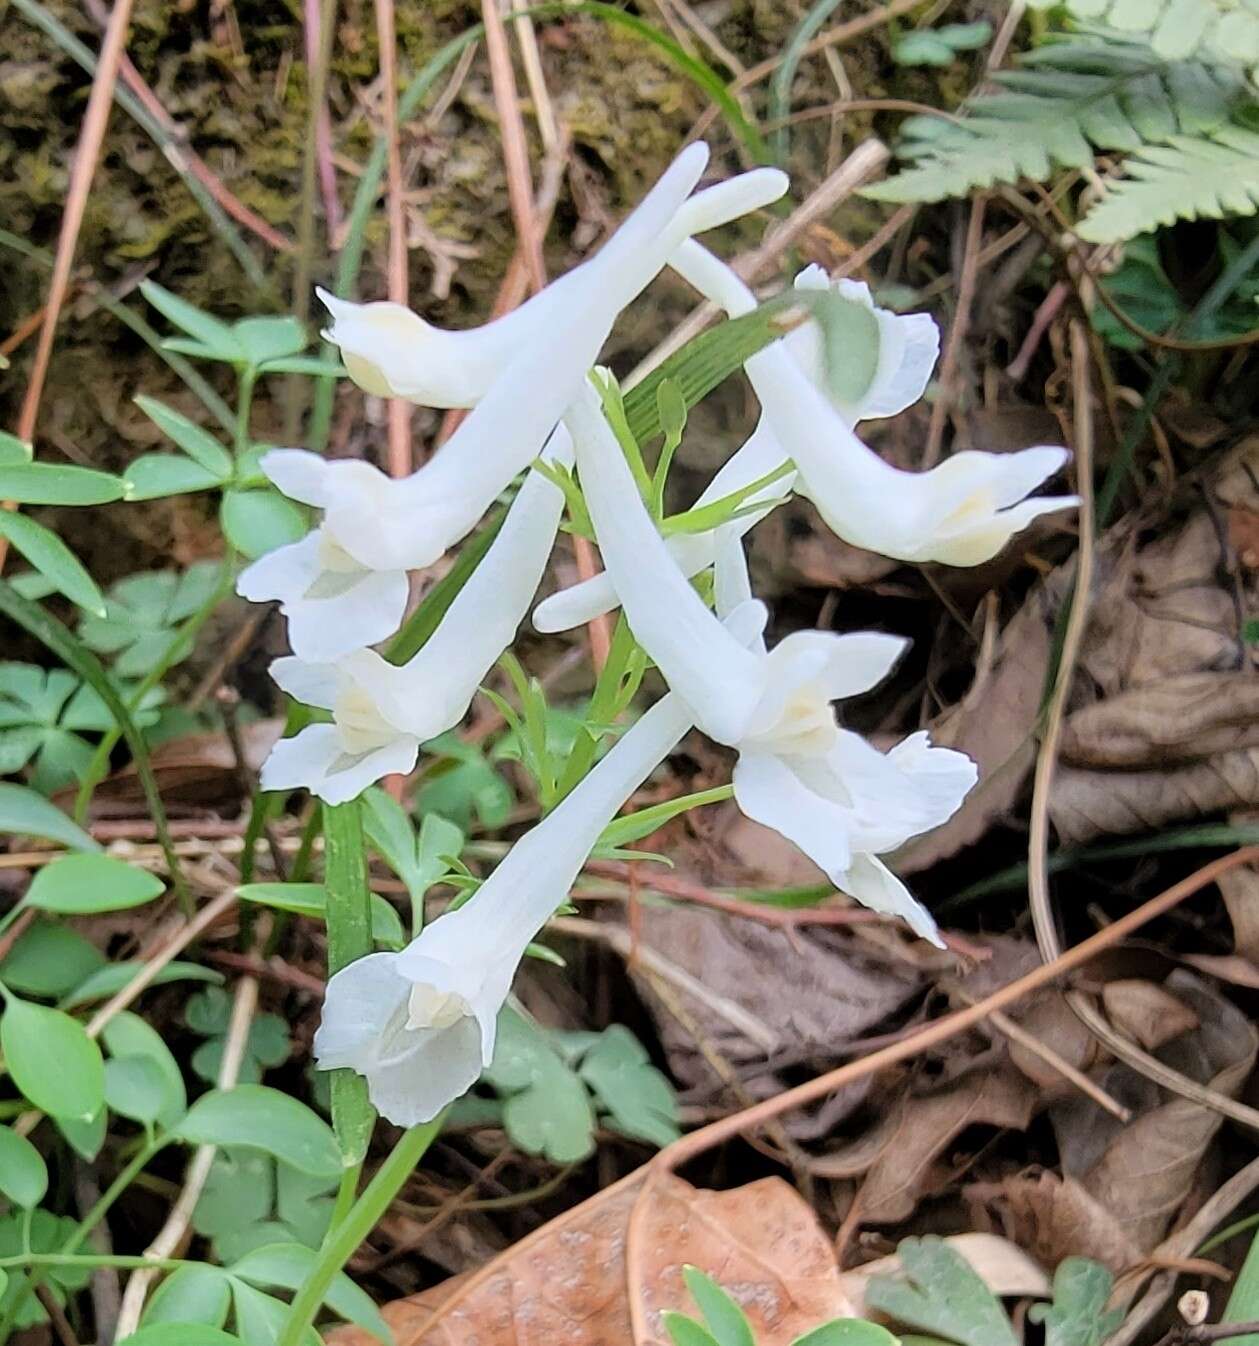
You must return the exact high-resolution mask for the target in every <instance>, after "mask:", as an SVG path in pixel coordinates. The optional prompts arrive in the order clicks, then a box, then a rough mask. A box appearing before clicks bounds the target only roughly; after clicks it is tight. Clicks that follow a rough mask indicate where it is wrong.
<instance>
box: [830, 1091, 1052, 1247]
mask: <svg viewBox="0 0 1259 1346" xmlns="http://www.w3.org/2000/svg"><path fill="white" fill-rule="evenodd" d="M1036 1094H1037V1091H1036V1090H1035V1088H1033V1086H1032V1085H1031V1084H1030V1083H1029V1082H1028V1081H1027V1080H1026V1079H1025V1078H1024V1077H1023V1076H1022V1075H1018V1074H1015V1073H1014V1072H1013V1071H1009V1070H991V1069H980V1070H972V1071H970V1072H969V1073H968V1074H966V1075H964V1076H962V1077H961V1078H960V1079H958V1080H955V1081H954V1082H953V1083H952V1084H951V1085H949V1087H948V1088H945V1089H940V1090H936V1091H934V1092H932V1093H929V1094H917V1095H916V1094H913V1093H911V1092H908V1091H907V1092H905V1093H903V1094H902V1095H901V1097H900V1099H899V1100H898V1103H897V1104H896V1105H894V1106H892V1107H890V1108H888V1109H886V1110H885V1111H884V1114H883V1117H882V1119H881V1120H880V1121H879V1122H877V1123H876V1124H875V1126H874V1127H873V1129H872V1130H871V1131H869V1132H867V1133H866V1134H865V1135H864V1136H862V1137H861V1138H860V1139H859V1140H858V1141H857V1142H856V1143H855V1145H854V1146H852V1147H849V1148H848V1149H844V1150H839V1151H835V1152H833V1153H831V1154H828V1155H822V1156H821V1157H820V1158H818V1159H816V1160H814V1162H813V1164H812V1166H811V1167H812V1171H813V1172H814V1173H815V1174H817V1175H818V1176H820V1177H829V1178H852V1177H856V1176H858V1175H859V1174H861V1173H862V1172H865V1174H866V1177H865V1181H864V1183H863V1184H862V1187H861V1195H860V1198H859V1199H860V1201H861V1218H862V1221H863V1222H869V1223H870V1224H892V1223H895V1222H896V1221H898V1220H904V1219H906V1218H907V1217H908V1216H909V1215H911V1214H912V1213H913V1210H914V1207H915V1206H916V1205H917V1204H918V1201H919V1199H920V1198H921V1197H922V1196H923V1195H925V1194H926V1193H927V1192H928V1191H929V1190H930V1187H931V1186H932V1177H933V1174H932V1169H933V1165H934V1162H935V1160H936V1159H937V1158H938V1157H939V1155H940V1154H941V1153H942V1152H943V1151H944V1150H945V1149H946V1148H947V1147H948V1146H949V1145H950V1144H951V1143H952V1142H953V1140H954V1138H955V1137H957V1136H958V1135H960V1134H961V1133H962V1132H963V1131H964V1130H965V1129H966V1128H967V1127H968V1126H976V1125H986V1126H997V1127H1012V1128H1014V1129H1015V1130H1018V1131H1022V1130H1025V1129H1026V1128H1027V1126H1028V1124H1029V1123H1030V1122H1031V1120H1032V1114H1033V1112H1034V1110H1035V1106H1036Z"/></svg>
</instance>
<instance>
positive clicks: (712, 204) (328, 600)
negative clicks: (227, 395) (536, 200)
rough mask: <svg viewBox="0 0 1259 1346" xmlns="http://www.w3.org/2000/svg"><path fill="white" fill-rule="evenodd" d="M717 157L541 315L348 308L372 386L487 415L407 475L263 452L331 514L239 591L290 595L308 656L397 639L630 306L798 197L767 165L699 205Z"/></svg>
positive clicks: (299, 453)
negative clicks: (440, 317) (371, 602)
mask: <svg viewBox="0 0 1259 1346" xmlns="http://www.w3.org/2000/svg"><path fill="white" fill-rule="evenodd" d="M707 161H708V149H707V146H704V145H692V146H691V147H690V148H689V149H687V150H686V151H684V152H683V153H682V154H681V155H679V156H678V158H677V159H676V160H675V161H674V163H673V165H672V166H671V167H670V168H669V169H668V171H667V172H666V173H665V175H664V176H663V177H662V178H661V180H660V181H659V182H658V183H657V184H656V186H655V187H654V188H652V190H651V191H650V192H649V193H648V195H647V197H646V198H645V200H644V201H643V202H642V204H641V205H640V206H639V207H638V209H637V210H635V211H634V212H633V214H631V216H630V217H629V219H628V220H627V221H626V223H625V224H624V225H623V226H622V228H621V229H620V230H618V231H617V233H616V234H615V235H614V236H613V237H612V238H611V239H610V240H609V241H608V243H607V244H606V245H605V246H604V247H603V249H602V250H601V251H600V252H599V254H598V256H597V257H595V258H594V259H593V260H592V261H590V262H589V263H586V264H585V265H584V266H582V267H578V268H576V269H575V270H574V271H572V272H570V273H569V274H568V275H566V276H563V277H561V278H560V279H559V280H558V281H556V282H555V283H554V284H553V285H550V286H548V287H547V288H546V290H544V291H543V293H542V294H541V295H539V296H537V299H535V300H532V301H530V304H531V305H537V307H533V308H530V305H526V306H525V308H522V309H521V310H518V312H519V313H524V312H525V309H526V308H527V309H529V310H530V316H528V317H527V318H519V319H518V318H517V317H516V315H509V316H508V317H507V318H503V319H501V320H499V322H495V323H489V324H487V325H486V326H485V327H483V328H478V329H476V330H474V331H469V332H442V331H440V330H438V329H436V328H430V327H428V326H427V324H424V323H423V321H422V320H421V319H420V318H418V317H417V316H416V315H414V314H410V315H409V316H408V318H407V319H406V320H404V319H403V317H402V316H400V315H402V314H407V310H404V309H400V308H399V307H398V306H397V305H383V306H373V305H368V306H366V307H367V308H368V309H373V310H375V309H377V308H383V309H384V310H386V313H385V317H384V320H383V321H382V322H374V321H369V319H368V318H366V317H364V316H363V313H364V310H363V309H361V308H359V307H357V306H348V307H347V306H345V305H339V306H338V308H337V310H336V311H337V324H336V327H335V328H334V330H333V332H332V333H330V336H333V337H334V338H336V339H339V340H342V341H345V342H347V343H348V342H350V341H351V340H353V341H354V342H355V343H356V346H355V351H353V352H351V355H350V362H351V365H352V367H353V368H355V369H357V370H358V375H359V377H360V381H363V382H364V383H365V386H370V387H371V388H372V390H373V391H381V389H382V388H383V389H384V391H387V392H394V393H398V394H399V395H405V396H407V397H410V398H411V399H412V400H416V401H421V402H426V403H428V404H430V405H436V406H467V405H470V404H471V403H473V402H475V404H476V405H475V406H474V408H473V411H472V413H471V415H469V416H468V418H467V419H466V420H465V421H464V422H463V424H462V425H461V426H460V427H459V429H458V430H457V431H456V432H455V434H454V435H453V436H452V437H451V439H450V440H449V441H448V442H447V443H446V444H445V445H444V446H443V447H442V448H441V449H440V451H439V452H438V453H437V454H436V455H434V457H433V458H432V459H431V460H430V461H429V462H428V463H426V464H425V465H424V466H423V467H422V468H420V470H419V471H418V472H415V473H413V474H412V475H411V476H410V477H407V478H405V479H403V480H401V481H393V480H391V479H390V478H388V477H387V476H385V474H384V473H383V472H381V471H379V470H378V469H377V468H374V467H372V466H371V465H370V464H368V463H364V462H360V461H351V460H339V461H332V462H329V461H327V460H325V459H323V458H321V457H319V456H318V455H317V454H313V453H307V452H305V451H303V450H300V449H277V450H273V451H272V452H270V453H268V454H266V455H265V456H264V457H263V459H262V469H263V471H264V472H265V473H266V474H267V476H268V477H269V478H270V479H271V480H272V481H273V482H274V483H275V485H276V486H277V487H278V488H279V489H280V490H281V491H282V492H284V494H285V495H288V496H290V497H291V498H292V499H295V500H301V501H304V502H305V503H306V504H310V505H315V506H317V507H318V508H321V509H322V510H323V511H324V516H323V521H322V524H321V529H322V532H321V536H320V538H319V540H318V541H317V542H311V541H310V540H309V539H303V541H302V542H299V543H295V544H293V545H292V546H291V547H288V548H284V549H281V550H280V551H278V552H276V553H274V554H273V555H272V556H269V557H266V558H264V560H265V562H266V564H261V563H260V564H258V565H256V566H253V567H251V568H250V569H249V570H248V571H247V572H246V573H245V576H243V577H242V581H241V583H242V586H243V587H242V588H241V590H240V591H241V593H242V594H243V595H244V596H245V597H247V598H251V599H253V600H254V601H256V602H261V601H265V600H266V599H272V598H278V599H280V601H281V602H282V603H283V604H284V609H285V611H286V613H287V614H288V615H289V616H290V618H291V619H294V618H295V619H296V626H297V630H296V633H295V636H294V650H295V651H296V652H297V653H298V654H299V655H301V656H303V657H308V658H330V657H331V658H335V657H338V656H339V655H341V654H342V653H345V652H347V651H349V650H350V649H353V648H354V647H355V645H356V644H359V643H362V642H361V641H360V640H358V638H357V637H358V633H359V630H360V627H361V625H363V624H366V625H368V626H369V629H370V630H371V632H372V634H373V639H374V640H380V639H383V638H384V637H385V636H386V635H388V634H389V633H390V631H392V630H396V629H397V625H398V622H399V621H401V618H402V613H403V610H404V608H405V603H406V589H405V575H404V574H403V572H405V571H407V570H417V569H421V568H423V567H424V566H428V565H431V564H432V563H433V562H434V561H436V560H437V559H438V558H439V557H440V556H441V555H442V554H443V553H444V552H445V551H446V550H447V549H448V548H449V547H451V546H453V545H454V544H455V543H456V542H458V541H459V540H460V539H461V538H462V537H464V536H465V535H466V534H467V533H468V532H469V530H470V529H472V528H473V527H474V526H475V524H476V522H477V520H478V519H480V518H481V516H482V515H483V514H484V513H485V511H486V510H487V509H488V508H489V507H490V505H491V504H492V503H493V502H494V500H495V498H496V497H497V496H498V495H499V494H500V493H501V492H502V491H503V490H504V489H505V488H506V487H507V485H508V484H509V483H510V481H511V480H512V478H513V477H515V476H516V475H517V473H519V472H522V471H523V470H524V469H525V468H526V467H527V466H528V465H529V463H530V462H531V461H532V460H533V458H534V457H535V456H536V455H537V453H538V451H539V450H540V448H541V446H542V444H543V442H544V441H545V440H546V437H547V436H548V435H549V434H550V433H551V430H552V429H553V428H554V426H555V424H556V422H557V421H558V420H559V419H560V417H561V416H562V415H563V412H564V408H565V407H566V406H567V405H568V403H569V402H570V401H571V400H572V398H573V397H574V396H575V395H576V394H577V392H578V390H579V389H580V387H581V384H582V382H583V381H584V380H585V377H586V373H587V371H588V370H589V368H590V366H591V365H592V364H593V363H594V361H595V359H596V358H597V356H598V353H599V349H600V347H601V346H602V345H603V343H604V341H605V340H606V338H607V335H608V332H609V331H610V330H611V328H612V324H613V322H614V321H615V319H616V317H617V314H618V313H619V312H620V311H621V309H622V308H624V307H625V305H626V304H628V303H629V302H630V301H631V300H632V299H633V298H634V297H635V296H636V295H637V294H638V293H639V291H640V290H642V289H643V288H644V287H645V286H646V285H648V284H649V283H650V282H651V280H652V279H653V278H654V277H655V275H656V273H657V272H658V271H659V270H660V269H661V268H662V267H663V266H664V264H665V261H666V260H667V258H668V257H669V255H670V254H671V253H672V252H673V251H675V250H676V248H677V246H678V245H679V244H680V243H681V242H682V241H684V240H685V239H686V238H688V237H689V236H690V234H691V233H692V232H696V231H699V230H704V229H711V228H714V227H715V226H717V225H719V224H724V223H726V222H727V221H728V220H731V219H734V218H737V217H738V216H739V215H742V214H745V213H746V212H747V211H749V210H753V209H756V208H758V207H759V206H762V205H766V204H768V203H769V202H770V201H773V200H776V199H777V198H778V197H779V196H781V195H782V193H783V192H784V191H785V190H786V186H787V179H786V177H785V175H783V174H782V173H780V172H778V170H776V169H756V170H754V171H753V172H750V173H744V174H743V175H741V176H740V177H736V178H731V179H730V180H729V181H727V182H723V183H720V184H718V185H717V186H715V187H711V188H709V189H708V190H707V191H703V192H700V193H698V194H697V195H695V196H693V197H690V199H689V200H688V199H687V198H688V195H689V193H690V192H691V190H692V188H693V187H694V186H695V183H696V182H697V181H698V180H699V176H700V174H701V173H702V172H703V170H704V166H705V164H706V163H707ZM544 299H545V302H543V303H540V304H539V301H542V300H544ZM355 315H357V316H355ZM343 322H344V324H345V325H344V326H343ZM408 322H411V323H412V327H414V324H419V326H418V327H414V330H413V331H412V333H411V336H410V337H407V335H406V332H405V331H404V330H403V329H406V328H407V323H408ZM500 324H506V326H501V325H500ZM338 333H339V334H340V335H339V336H338ZM346 333H349V334H350V335H348V336H347V335H346ZM368 335H371V338H372V339H371V341H368V339H367V338H368ZM364 371H366V372H364ZM381 371H386V372H381ZM407 371H409V372H407ZM382 380H383V382H381V381H382ZM408 390H409V391H408ZM325 561H327V562H328V564H324V562H325ZM372 572H376V575H377V577H376V578H374V579H373V578H372ZM380 575H383V576H384V577H385V578H383V579H382V578H379V576H380ZM369 591H370V592H371V593H372V594H373V595H374V596H375V597H376V598H379V599H380V600H381V602H380V606H378V607H376V608H374V609H373V611H372V613H371V616H370V618H368V617H367V616H366V615H365V614H362V613H354V614H350V611H349V610H350V609H351V607H353V606H354V605H355V604H357V603H358V602H359V599H360V598H361V597H362V596H363V595H365V594H366V593H368V592H369ZM347 617H348V620H345V619H347Z"/></svg>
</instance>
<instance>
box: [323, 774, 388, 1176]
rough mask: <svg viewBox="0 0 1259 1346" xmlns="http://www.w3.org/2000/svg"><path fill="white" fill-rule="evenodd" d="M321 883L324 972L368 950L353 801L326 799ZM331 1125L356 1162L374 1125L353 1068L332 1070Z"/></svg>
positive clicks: (358, 818) (368, 911) (363, 860)
mask: <svg viewBox="0 0 1259 1346" xmlns="http://www.w3.org/2000/svg"><path fill="white" fill-rule="evenodd" d="M323 830H324V847H325V850H324V886H325V888H326V890H327V894H328V900H327V911H326V919H327V923H328V976H329V978H332V977H333V976H335V975H336V973H338V972H340V971H341V969H342V968H343V967H347V966H348V965H349V964H350V963H353V962H356V961H357V960H358V959H360V958H363V957H365V956H366V955H367V954H369V953H371V951H372V908H371V891H370V889H369V888H368V886H367V854H366V849H365V844H364V841H363V815H362V813H361V812H360V810H359V805H358V801H357V800H355V801H353V802H351V803H349V804H325V805H324V809H323ZM331 1083H332V1127H333V1130H334V1131H335V1132H336V1133H337V1141H338V1143H339V1144H340V1146H341V1155H342V1160H343V1162H344V1163H345V1165H346V1166H347V1167H353V1166H354V1165H356V1164H361V1163H362V1162H363V1159H364V1158H365V1157H366V1155H367V1147H368V1145H369V1144H370V1143H371V1138H372V1130H373V1128H374V1127H375V1125H376V1109H375V1108H373V1107H372V1104H371V1100H370V1099H369V1098H368V1095H367V1081H366V1080H365V1079H364V1078H363V1077H362V1076H361V1075H358V1074H355V1072H354V1071H353V1070H349V1069H344V1068H343V1069H341V1070H334V1071H333V1072H332V1079H331Z"/></svg>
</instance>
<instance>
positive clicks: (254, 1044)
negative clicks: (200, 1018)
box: [189, 991, 293, 1084]
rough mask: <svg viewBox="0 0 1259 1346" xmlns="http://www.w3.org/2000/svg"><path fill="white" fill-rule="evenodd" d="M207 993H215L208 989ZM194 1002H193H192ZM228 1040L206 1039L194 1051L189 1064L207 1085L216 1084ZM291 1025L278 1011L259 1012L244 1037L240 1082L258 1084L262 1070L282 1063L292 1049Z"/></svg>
mask: <svg viewBox="0 0 1259 1346" xmlns="http://www.w3.org/2000/svg"><path fill="white" fill-rule="evenodd" d="M204 994H206V995H209V994H212V992H211V991H207V992H205V993H204ZM190 1003H191V1002H190ZM226 1045H227V1041H226V1036H225V1035H224V1034H220V1035H218V1036H216V1037H212V1038H211V1039H210V1040H209V1041H208V1042H203V1043H202V1044H201V1046H200V1047H198V1048H197V1050H196V1051H195V1052H193V1054H192V1058H191V1060H190V1061H189V1064H190V1065H191V1066H192V1068H193V1070H194V1071H195V1072H196V1073H197V1074H198V1075H200V1076H201V1078H202V1079H203V1080H205V1082H206V1083H207V1084H214V1083H216V1082H217V1080H218V1078H219V1072H220V1070H221V1068H222V1065H223V1052H224V1050H225V1048H226ZM292 1049H293V1048H292V1043H291V1042H290V1041H289V1026H288V1024H287V1023H286V1022H285V1020H283V1019H282V1018H280V1016H279V1015H278V1014H256V1015H255V1016H254V1020H253V1023H251V1024H250V1025H249V1032H248V1034H246V1037H245V1047H244V1051H243V1053H242V1055H241V1062H240V1067H239V1069H238V1071H237V1078H238V1080H239V1081H240V1083H241V1084H257V1083H258V1082H259V1081H260V1080H261V1079H262V1076H263V1072H264V1071H266V1070H268V1069H270V1068H271V1067H272V1066H278V1065H282V1064H283V1063H284V1062H285V1061H287V1060H288V1058H289V1054H290V1052H291V1051H292Z"/></svg>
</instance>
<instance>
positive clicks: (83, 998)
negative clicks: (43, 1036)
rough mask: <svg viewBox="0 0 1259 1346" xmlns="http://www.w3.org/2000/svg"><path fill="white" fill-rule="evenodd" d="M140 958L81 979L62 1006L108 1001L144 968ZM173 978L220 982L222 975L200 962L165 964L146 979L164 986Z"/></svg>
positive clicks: (116, 964) (174, 979)
mask: <svg viewBox="0 0 1259 1346" xmlns="http://www.w3.org/2000/svg"><path fill="white" fill-rule="evenodd" d="M143 968H144V963H143V961H141V960H140V959H127V960H126V961H124V962H121V963H109V964H108V965H107V966H105V967H102V968H99V969H98V970H97V971H95V972H93V973H92V974H91V975H90V976H88V977H85V978H84V979H83V980H82V981H80V982H79V983H78V984H77V985H76V986H75V987H74V990H73V991H72V992H71V994H69V995H68V996H67V997H66V999H65V1000H64V1001H63V1002H62V1005H61V1008H62V1009H78V1008H79V1006H80V1005H89V1004H91V1003H92V1001H94V1000H108V999H109V997H110V996H113V995H117V994H118V992H119V991H121V990H122V988H123V987H124V986H126V985H127V984H128V983H129V982H132V981H134V980H135V978H136V976H137V975H138V974H139V973H140V972H141V971H142V970H143ZM173 981H204V982H212V983H214V985H216V986H217V985H219V984H221V983H222V981H223V974H222V973H221V972H216V971H215V970H214V969H213V968H212V967H202V966H201V965H200V964H199V963H181V962H173V963H167V964H166V966H165V967H164V968H162V970H161V971H160V972H159V973H158V974H157V975H156V976H155V977H154V978H153V980H152V981H150V982H149V985H150V986H165V985H167V984H168V983H169V982H173Z"/></svg>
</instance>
